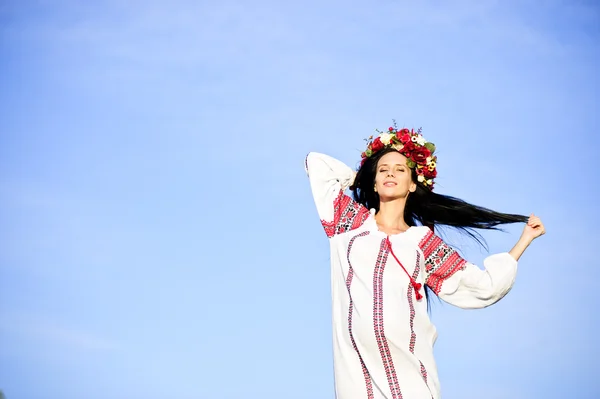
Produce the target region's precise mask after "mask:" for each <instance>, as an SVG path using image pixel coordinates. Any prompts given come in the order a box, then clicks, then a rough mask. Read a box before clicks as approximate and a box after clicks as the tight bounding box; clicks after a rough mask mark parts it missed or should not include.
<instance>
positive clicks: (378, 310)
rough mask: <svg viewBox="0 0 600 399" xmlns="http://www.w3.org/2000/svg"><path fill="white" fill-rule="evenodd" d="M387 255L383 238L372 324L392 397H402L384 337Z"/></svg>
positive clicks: (376, 277) (378, 258) (398, 398)
mask: <svg viewBox="0 0 600 399" xmlns="http://www.w3.org/2000/svg"><path fill="white" fill-rule="evenodd" d="M387 256H388V251H387V246H386V240H385V239H384V240H382V241H381V246H380V248H379V255H377V263H376V264H375V271H374V274H373V326H374V328H375V339H376V340H377V346H378V347H379V354H380V355H381V360H382V361H383V366H384V369H385V374H386V376H387V380H388V384H389V386H390V391H391V393H392V399H402V392H400V385H399V384H398V377H397V376H396V370H395V368H394V362H393V360H392V355H391V353H390V348H389V346H388V343H387V339H386V338H385V331H384V325H383V272H384V270H385V263H386V261H387Z"/></svg>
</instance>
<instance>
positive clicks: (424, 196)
mask: <svg viewBox="0 0 600 399" xmlns="http://www.w3.org/2000/svg"><path fill="white" fill-rule="evenodd" d="M393 151H396V150H395V149H393V148H386V149H383V150H381V151H379V152H377V153H376V154H374V155H372V156H371V157H369V158H367V159H366V161H365V163H364V164H363V165H362V166H361V167H360V168H359V170H358V172H357V173H356V178H355V179H354V183H353V185H352V186H351V187H350V189H351V190H352V191H353V197H354V200H355V201H356V202H358V203H360V204H362V205H364V206H365V207H366V208H367V209H375V211H376V212H379V194H377V192H375V190H374V186H375V176H376V174H377V164H378V163H379V160H380V159H381V157H382V156H384V155H385V154H387V153H389V152H393ZM411 173H412V180H413V182H415V183H416V185H417V189H416V190H415V192H413V193H410V194H409V195H408V198H407V200H406V206H405V208H404V221H405V222H406V223H407V224H408V225H409V226H417V225H419V224H420V225H423V226H427V227H429V228H431V229H433V227H434V226H436V225H442V226H449V227H452V228H455V229H456V230H458V231H459V232H461V233H466V234H467V235H468V236H470V237H471V238H473V239H474V240H475V241H477V243H478V244H480V245H481V246H482V247H484V248H486V249H487V245H486V243H485V240H484V239H483V237H481V235H480V234H479V233H477V232H476V231H475V230H474V229H486V230H500V229H499V228H498V227H497V226H499V225H501V224H508V223H526V222H527V219H528V218H527V217H526V216H523V215H516V214H510V213H501V212H496V211H493V210H491V209H488V208H484V207H481V206H477V205H473V204H469V203H468V202H465V201H463V200H461V199H459V198H455V197H451V196H448V195H443V194H438V193H434V192H433V191H431V190H430V189H428V188H427V187H425V186H424V185H423V184H422V183H420V182H418V181H417V174H416V172H415V170H414V169H412V168H411ZM425 294H426V296H427V302H428V303H429V295H428V293H427V290H425Z"/></svg>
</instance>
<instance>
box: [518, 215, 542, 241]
mask: <svg viewBox="0 0 600 399" xmlns="http://www.w3.org/2000/svg"><path fill="white" fill-rule="evenodd" d="M545 233H546V229H545V228H544V224H543V223H542V219H540V218H539V217H537V216H535V215H534V214H533V213H532V214H531V216H529V220H528V221H527V224H526V225H525V228H524V229H523V234H522V235H521V237H522V238H524V239H527V240H528V241H529V242H531V241H533V240H535V239H536V238H538V237H539V236H541V235H543V234H545Z"/></svg>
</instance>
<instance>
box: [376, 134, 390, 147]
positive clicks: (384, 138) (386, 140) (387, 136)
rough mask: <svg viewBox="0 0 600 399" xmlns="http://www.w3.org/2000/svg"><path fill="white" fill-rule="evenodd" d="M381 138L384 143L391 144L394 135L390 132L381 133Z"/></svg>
mask: <svg viewBox="0 0 600 399" xmlns="http://www.w3.org/2000/svg"><path fill="white" fill-rule="evenodd" d="M379 138H380V139H381V142H382V143H383V145H388V144H390V141H391V140H392V135H391V134H389V133H381V134H380V135H379Z"/></svg>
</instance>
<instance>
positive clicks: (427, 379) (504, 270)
mask: <svg viewBox="0 0 600 399" xmlns="http://www.w3.org/2000/svg"><path fill="white" fill-rule="evenodd" d="M306 171H307V173H308V176H309V180H310V185H311V189H312V192H313V196H314V199H315V203H316V207H317V211H318V214H319V217H320V218H321V221H322V223H323V225H324V227H325V230H326V232H327V235H328V236H329V240H330V250H331V291H332V322H333V352H334V373H335V390H336V398H337V399H384V398H385V399H400V398H404V399H432V398H433V399H439V398H440V386H439V381H438V374H437V368H436V364H435V361H434V358H433V345H434V343H435V340H436V337H437V333H436V328H435V326H434V325H433V324H432V323H431V321H430V319H429V316H428V314H427V304H426V300H425V298H423V299H421V300H420V301H417V300H416V298H415V293H414V290H413V289H412V287H411V286H410V281H409V277H408V276H407V274H406V273H405V272H404V271H403V270H402V268H401V267H400V266H399V265H398V263H397V262H396V260H394V258H393V257H392V255H391V254H390V253H389V250H388V249H387V248H386V247H385V246H384V242H385V239H386V237H387V236H386V234H385V233H383V232H381V231H379V230H378V229H377V224H376V223H375V219H374V213H373V212H372V211H371V212H369V211H368V210H366V209H364V207H362V206H360V205H358V204H356V203H355V202H354V201H352V200H350V198H349V197H347V196H344V195H343V194H342V193H343V191H344V190H345V189H346V188H347V187H348V186H349V185H350V184H351V183H352V180H353V178H354V172H353V171H352V169H350V168H349V167H348V166H346V165H344V164H343V163H342V162H340V161H338V160H336V159H334V158H331V157H329V156H327V155H323V154H318V153H310V154H309V155H308V156H307V158H306ZM340 195H341V196H340ZM428 240H429V241H428ZM436 240H437V241H436ZM390 241H391V244H392V249H393V251H394V253H395V255H396V256H397V257H398V259H399V260H400V262H402V264H403V265H404V267H405V268H406V270H407V272H408V273H409V274H411V275H412V276H413V277H414V278H415V280H416V281H417V282H419V283H421V284H423V285H425V284H426V283H430V285H433V286H434V287H436V285H435V284H433V282H434V281H438V285H437V290H436V293H437V294H438V295H439V297H440V298H441V299H443V300H444V301H446V302H449V303H451V304H453V305H456V306H459V307H461V308H481V307H485V306H489V305H491V304H493V303H495V302H497V301H498V300H500V299H501V298H502V297H503V296H504V295H506V293H507V292H508V291H509V290H510V289H511V287H512V284H513V282H514V279H515V275H516V271H517V262H516V261H515V260H514V259H513V258H512V257H511V256H510V255H509V254H508V253H502V254H496V255H492V256H490V257H488V258H487V259H485V261H484V266H485V270H481V269H480V268H478V267H477V266H475V265H472V264H470V263H467V262H466V261H464V260H462V259H461V258H460V257H458V255H457V254H456V253H455V251H454V250H451V249H449V247H447V246H445V244H444V243H443V242H441V240H439V238H438V237H436V236H434V235H433V234H432V233H431V231H430V230H429V229H428V228H427V227H411V228H410V229H409V230H408V231H406V232H404V233H402V234H397V235H393V236H390ZM425 241H428V242H432V243H434V244H435V250H431V248H430V249H425V251H426V252H427V253H428V254H429V255H428V256H426V255H425V253H424V248H426V246H424V244H423V243H424V242H425ZM441 250H445V252H444V253H443V254H442V252H443V251H441ZM444 259H446V260H444ZM447 259H453V260H452V261H449V260H447ZM449 262H450V263H449ZM452 262H453V263H452ZM451 263H452V264H451ZM426 269H428V270H426ZM448 271H452V273H449V272H448ZM439 284H441V286H440V285H439ZM420 292H421V294H424V288H422V289H421V291H420Z"/></svg>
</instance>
